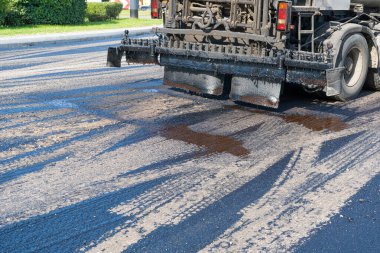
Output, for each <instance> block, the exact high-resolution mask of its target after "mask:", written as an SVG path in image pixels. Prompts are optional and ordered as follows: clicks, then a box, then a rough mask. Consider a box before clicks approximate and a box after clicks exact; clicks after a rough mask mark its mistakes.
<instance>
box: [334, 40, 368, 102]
mask: <svg viewBox="0 0 380 253" xmlns="http://www.w3.org/2000/svg"><path fill="white" fill-rule="evenodd" d="M337 67H344V68H345V70H344V73H343V74H342V77H341V93H340V94H339V95H337V96H336V99H338V100H341V101H348V100H351V99H354V98H356V97H357V96H358V95H359V93H360V91H361V90H362V88H363V86H364V83H365V81H366V79H367V73H368V67H369V49H368V44H367V41H366V39H365V38H364V37H363V35H361V34H358V33H355V34H352V35H350V36H349V37H347V38H346V39H345V41H344V42H343V45H342V49H341V53H340V55H339V58H338V60H337Z"/></svg>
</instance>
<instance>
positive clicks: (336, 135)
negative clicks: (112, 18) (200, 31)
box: [0, 41, 380, 253]
mask: <svg viewBox="0 0 380 253" xmlns="http://www.w3.org/2000/svg"><path fill="white" fill-rule="evenodd" d="M117 43H118V42H117V41H91V42H80V43H71V44H59V45H50V46H33V47H26V48H16V49H12V50H2V51H0V70H1V71H0V97H1V99H0V252H32V251H35V252H74V251H89V252H197V251H201V252H290V251H292V252H345V253H346V252H379V250H380V216H379V214H380V173H379V172H380V93H379V92H378V93H373V92H372V93H371V92H366V91H365V92H363V93H362V94H361V96H360V98H358V99H357V100H355V101H352V102H347V103H342V102H334V101H328V100H325V99H321V98H318V97H315V96H310V95H307V94H305V93H303V92H302V91H299V90H298V89H288V90H286V93H285V97H284V98H283V99H282V101H281V106H280V109H279V110H265V109H259V108H256V107H244V106H241V105H236V104H234V103H233V102H231V101H227V100H212V99H209V98H205V97H199V96H194V95H191V94H186V93H183V92H178V91H175V90H172V89H170V88H168V87H166V86H163V85H162V76H163V69H162V68H161V67H159V66H151V65H129V66H128V65H127V64H124V65H123V67H122V68H120V69H117V68H107V67H105V60H106V52H107V47H108V46H109V45H112V44H117Z"/></svg>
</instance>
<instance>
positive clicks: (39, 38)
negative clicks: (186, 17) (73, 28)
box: [0, 26, 152, 49]
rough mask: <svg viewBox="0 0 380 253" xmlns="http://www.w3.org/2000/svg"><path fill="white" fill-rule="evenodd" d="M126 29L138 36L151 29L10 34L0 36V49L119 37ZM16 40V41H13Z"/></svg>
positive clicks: (132, 34)
mask: <svg viewBox="0 0 380 253" xmlns="http://www.w3.org/2000/svg"><path fill="white" fill-rule="evenodd" d="M125 30H128V31H129V35H130V36H139V35H145V34H149V33H150V32H151V30H152V26H150V27H142V28H129V29H128V28H123V29H112V30H103V31H91V32H83V33H79V32H75V33H55V34H45V35H22V36H10V37H3V38H1V37H0V49H11V48H15V47H27V46H36V45H49V44H60V43H66V42H78V41H91V40H101V39H112V38H115V39H116V38H119V39H121V38H122V37H123V35H124V31H125ZM15 41H17V42H15Z"/></svg>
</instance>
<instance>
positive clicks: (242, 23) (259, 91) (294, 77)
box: [107, 0, 380, 108]
mask: <svg viewBox="0 0 380 253" xmlns="http://www.w3.org/2000/svg"><path fill="white" fill-rule="evenodd" d="M293 2H297V1H279V2H277V1H274V0H253V1H252V0H250V1H246V0H239V1H236V0H210V1H203V0H196V1H191V0H171V1H169V2H163V4H162V5H163V6H164V27H163V28H153V30H152V32H153V33H154V34H156V35H157V37H156V38H155V39H131V38H129V37H128V31H126V33H125V36H124V38H123V40H122V42H121V45H120V46H118V47H111V48H109V49H108V57H107V65H108V66H111V67H120V66H121V60H122V57H123V56H125V57H126V60H127V62H129V63H143V64H159V65H161V66H165V69H164V84H166V85H169V86H172V87H175V88H179V89H183V90H186V91H191V92H193V93H197V94H210V95H214V96H222V95H228V96H229V97H230V98H231V99H232V100H234V101H242V102H246V103H251V104H256V105H261V106H266V107H272V108H277V107H278V106H279V101H280V95H281V93H282V90H283V85H284V84H285V83H287V84H298V85H301V86H302V87H303V88H304V89H305V90H307V91H309V92H323V93H324V94H325V95H326V96H330V97H335V98H337V99H339V100H349V99H353V98H354V97H356V96H357V95H358V93H359V92H360V90H361V89H362V87H363V86H364V85H365V84H366V85H367V87H370V88H372V89H377V90H378V89H379V88H380V78H379V45H380V43H379V42H380V35H379V34H380V25H379V23H380V21H379V19H378V17H379V14H377V13H379V9H380V6H379V9H376V8H375V9H373V8H371V9H368V10H367V9H366V8H365V6H364V5H360V4H354V5H352V6H351V8H350V10H346V11H334V10H321V8H320V7H315V6H313V4H312V3H311V1H305V2H304V4H303V5H301V6H295V5H293ZM298 2H299V1H298ZM301 2H302V1H301ZM282 3H284V4H286V9H282V10H281V4H282ZM276 4H277V5H276ZM284 6H285V5H284ZM281 15H282V16H284V15H285V19H286V20H285V21H284V22H285V27H283V26H281V27H280V25H281V24H279V23H280V21H281V18H282V16H281ZM227 17H228V18H227ZM282 28H284V30H282Z"/></svg>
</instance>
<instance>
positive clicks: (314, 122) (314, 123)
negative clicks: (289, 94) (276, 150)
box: [282, 114, 347, 132]
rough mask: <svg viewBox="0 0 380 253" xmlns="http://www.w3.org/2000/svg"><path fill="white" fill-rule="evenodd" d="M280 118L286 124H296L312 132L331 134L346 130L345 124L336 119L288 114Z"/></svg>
mask: <svg viewBox="0 0 380 253" xmlns="http://www.w3.org/2000/svg"><path fill="white" fill-rule="evenodd" d="M282 118H283V119H284V120H285V121H286V122H288V123H297V124H299V125H302V126H304V127H306V128H308V129H311V130H313V131H322V130H325V129H328V130H330V131H333V132H339V131H342V130H344V129H346V128H347V124H346V123H345V122H343V121H342V120H341V119H340V118H338V117H321V116H318V115H301V114H293V115H292V114H290V115H283V116H282Z"/></svg>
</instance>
